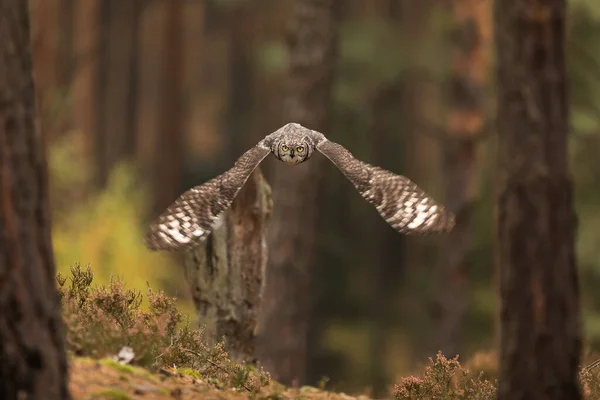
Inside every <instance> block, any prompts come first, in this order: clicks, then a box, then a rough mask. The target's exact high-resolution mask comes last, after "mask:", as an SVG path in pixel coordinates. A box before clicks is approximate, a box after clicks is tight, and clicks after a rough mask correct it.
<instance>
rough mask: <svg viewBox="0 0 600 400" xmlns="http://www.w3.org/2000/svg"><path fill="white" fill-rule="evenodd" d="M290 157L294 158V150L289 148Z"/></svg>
mask: <svg viewBox="0 0 600 400" xmlns="http://www.w3.org/2000/svg"><path fill="white" fill-rule="evenodd" d="M290 158H294V150H290Z"/></svg>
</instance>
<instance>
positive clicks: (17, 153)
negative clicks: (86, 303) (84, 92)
mask: <svg viewBox="0 0 600 400" xmlns="http://www.w3.org/2000/svg"><path fill="white" fill-rule="evenodd" d="M35 118H36V106H35V89H34V84H33V68H32V60H31V47H30V32H29V10H28V3H27V2H26V1H21V0H0V359H1V360H2V362H1V363H0V398H2V399H21V398H31V399H68V398H69V397H70V396H69V392H68V388H67V359H66V354H65V349H64V340H63V332H62V328H61V320H60V308H59V307H60V306H59V301H58V296H57V293H56V288H55V286H54V285H55V282H54V274H55V271H54V258H53V254H52V242H51V239H50V212H49V209H48V208H49V207H48V187H47V177H46V163H45V159H44V148H43V144H42V138H41V135H40V133H39V130H36V129H35V121H34V119H35Z"/></svg>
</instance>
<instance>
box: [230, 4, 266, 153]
mask: <svg viewBox="0 0 600 400" xmlns="http://www.w3.org/2000/svg"><path fill="white" fill-rule="evenodd" d="M254 7H256V5H255V4H251V3H249V2H243V3H240V4H237V5H236V6H235V7H234V9H233V10H232V11H231V15H230V16H229V19H230V20H229V21H228V22H229V24H230V29H229V36H230V42H229V68H230V76H231V79H230V83H229V100H228V110H227V112H226V114H225V116H226V121H225V124H226V130H227V138H228V140H229V153H230V154H232V155H233V154H241V153H243V152H244V151H246V149H248V148H249V147H251V146H253V145H254V143H256V138H255V137H252V135H248V133H251V132H252V130H253V129H252V128H253V127H254V124H253V123H252V117H253V115H254V113H253V111H254V105H255V103H256V101H255V100H256V99H255V98H254V97H255V94H256V92H255V90H254V68H253V66H254V60H253V54H254V52H255V41H254V38H253V34H255V33H256V24H257V23H259V22H258V21H257V19H256V18H254V15H253V14H254V10H253V8H254Z"/></svg>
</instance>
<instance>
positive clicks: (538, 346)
mask: <svg viewBox="0 0 600 400" xmlns="http://www.w3.org/2000/svg"><path fill="white" fill-rule="evenodd" d="M565 13H566V2H565V0H537V1H529V0H505V1H502V2H500V1H498V2H496V3H495V9H494V14H495V25H496V31H495V33H496V56H497V68H498V69H497V95H498V111H497V118H496V120H497V129H498V140H499V143H498V182H497V194H496V201H497V213H496V218H497V229H496V234H497V239H498V247H497V256H498V268H499V278H500V294H501V315H500V319H501V326H500V389H499V397H498V398H499V399H501V400H502V399H511V400H514V399H516V400H519V399H533V400H535V399H579V398H580V397H581V395H580V392H579V388H578V382H577V368H578V364H579V357H580V350H581V326H580V325H581V324H580V314H579V288H578V281H577V271H576V264H575V254H574V248H573V247H574V234H575V229H576V215H575V212H574V209H573V188H572V182H571V177H570V174H569V169H568V165H567V136H568V130H569V128H568V126H569V124H568V105H567V104H568V100H567V85H566V77H565V43H564V42H565Z"/></svg>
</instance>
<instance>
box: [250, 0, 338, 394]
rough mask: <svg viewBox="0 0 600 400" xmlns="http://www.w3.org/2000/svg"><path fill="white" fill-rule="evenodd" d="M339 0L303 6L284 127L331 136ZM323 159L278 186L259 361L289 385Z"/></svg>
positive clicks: (302, 325) (296, 371)
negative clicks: (296, 125) (292, 125)
mask: <svg viewBox="0 0 600 400" xmlns="http://www.w3.org/2000/svg"><path fill="white" fill-rule="evenodd" d="M334 3H335V0H295V1H294V3H293V6H292V10H291V15H290V20H289V25H288V32H287V43H288V50H289V57H290V59H289V70H288V78H287V79H288V82H287V84H288V86H287V88H286V90H287V93H286V96H285V98H284V102H283V115H282V117H283V123H287V122H297V123H300V124H302V125H304V126H306V127H308V128H310V129H315V130H319V131H323V132H327V129H326V128H327V119H328V110H329V104H330V100H331V90H332V82H333V75H334V67H335V61H336V21H335V15H334V14H335V12H334V8H335V5H334ZM322 160H323V159H322V158H320V157H318V156H317V157H313V158H312V159H311V160H310V161H309V162H307V163H304V164H301V165H299V166H296V167H294V168H288V167H286V166H285V165H282V164H278V165H277V169H276V170H275V172H274V179H273V180H272V182H273V199H274V210H273V223H272V225H271V227H270V229H269V237H270V241H269V247H270V252H269V268H268V271H267V273H268V275H267V284H266V288H265V298H264V301H263V313H262V314H261V323H260V325H261V327H262V328H264V329H263V330H262V331H261V333H260V336H259V359H260V361H261V362H262V364H263V365H264V366H265V368H266V369H267V371H269V372H270V373H271V374H273V376H274V377H275V378H276V379H278V380H280V381H281V382H283V383H291V382H292V380H294V379H297V380H298V381H299V382H300V383H302V382H304V381H305V376H306V362H307V335H308V323H309V319H310V306H311V301H310V294H311V290H310V287H311V285H310V281H311V275H312V273H311V266H312V262H313V254H314V252H315V236H316V224H317V208H318V203H317V200H318V197H317V194H318V186H319V179H318V178H319V171H320V168H321V167H322V163H321V161H322Z"/></svg>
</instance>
